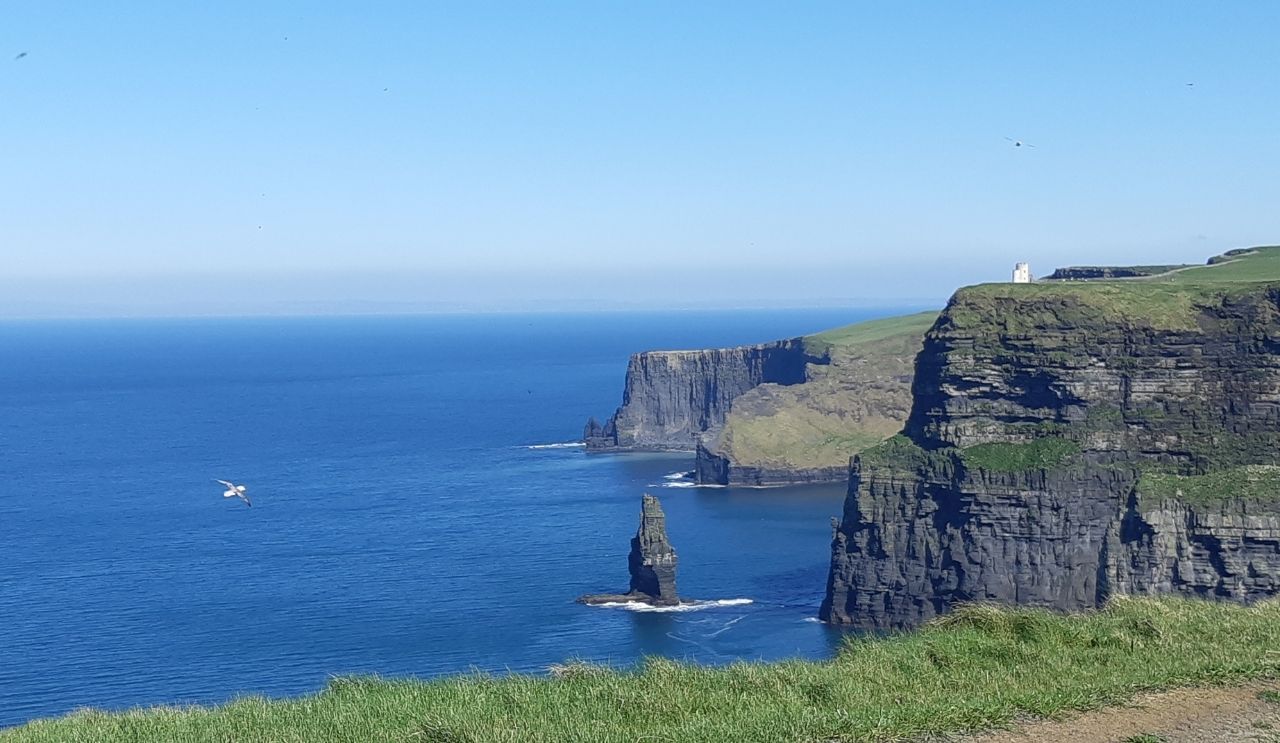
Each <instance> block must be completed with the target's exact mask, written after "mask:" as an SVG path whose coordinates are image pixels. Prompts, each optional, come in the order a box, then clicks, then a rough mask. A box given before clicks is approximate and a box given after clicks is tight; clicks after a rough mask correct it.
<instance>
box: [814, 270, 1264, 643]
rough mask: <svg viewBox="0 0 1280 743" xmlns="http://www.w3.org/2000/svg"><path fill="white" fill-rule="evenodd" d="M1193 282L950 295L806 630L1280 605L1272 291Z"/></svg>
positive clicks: (865, 466)
mask: <svg viewBox="0 0 1280 743" xmlns="http://www.w3.org/2000/svg"><path fill="white" fill-rule="evenodd" d="M1197 270H1202V269H1197ZM1180 275H1185V274H1180ZM1205 275H1206V276H1208V277H1210V278H1211V277H1212V276H1213V275H1212V274H1205ZM1199 281H1204V283H1188V284H1185V285H1177V284H1173V282H1168V283H1166V282H1163V281H1161V280H1156V281H1152V282H1142V281H1127V282H1110V283H1098V284H1093V283H1091V282H1082V283H1079V284H1070V283H1068V284H1055V285H1020V286H1019V285H984V286H978V287H970V288H968V289H964V290H961V291H960V292H957V294H956V295H955V297H953V298H952V300H951V302H950V303H949V305H948V307H947V309H946V310H945V311H944V312H943V314H942V316H941V317H940V318H939V319H938V321H937V323H936V324H935V325H934V327H933V329H932V330H931V331H930V332H929V333H928V334H927V335H926V337H925V343H924V347H923V349H922V350H921V352H920V355H919V356H918V357H917V360H916V368H915V377H914V382H913V402H912V409H911V414H910V416H909V418H908V421H907V425H906V427H905V430H904V434H903V435H901V436H898V437H895V438H893V439H890V440H889V441H888V442H886V443H885V444H882V445H880V446H878V447H874V448H872V449H870V450H867V451H866V452H864V453H863V454H861V455H859V456H858V457H856V458H855V459H854V461H853V463H852V466H851V468H850V480H849V493H848V497H847V499H846V502H845V508H844V514H843V517H842V518H841V519H840V521H839V522H837V524H836V525H835V530H834V534H833V539H832V560H831V570H830V573H829V577H828V585H827V594H826V597H825V599H824V601H823V604H822V608H821V610H820V614H821V617H822V618H823V619H825V620H828V621H831V622H833V623H837V624H844V625H850V626H855V627H863V628H900V627H910V626H912V625H915V624H917V623H919V622H921V621H923V620H926V619H928V618H930V617H932V616H934V615H937V614H939V613H942V612H945V611H946V610H947V609H948V608H949V607H951V606H952V605H954V604H955V603H957V602H962V601H994V602H1001V603H1011V604H1029V605H1038V606H1047V607H1052V608H1055V609H1061V610H1077V609H1086V608H1092V607H1095V606H1097V605H1099V604H1100V603H1101V602H1102V601H1104V600H1106V599H1107V598H1108V597H1109V596H1111V595H1115V594H1151V593H1176V594H1185V595H1193V596H1210V597H1217V598H1227V599H1235V600H1241V601H1249V600H1253V599H1257V598H1259V597H1262V596H1269V595H1272V594H1274V593H1276V591H1277V590H1280V579H1278V577H1277V576H1280V469H1277V467H1276V465H1280V282H1276V283H1266V282H1260V283H1251V282H1238V283H1229V282H1223V283H1222V284H1215V283H1212V282H1211V281H1209V280H1207V279H1200V278H1199V277H1197V282H1199Z"/></svg>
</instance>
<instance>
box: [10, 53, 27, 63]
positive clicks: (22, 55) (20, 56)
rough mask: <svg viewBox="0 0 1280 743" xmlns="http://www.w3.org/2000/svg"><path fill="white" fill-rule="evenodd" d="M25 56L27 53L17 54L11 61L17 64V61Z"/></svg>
mask: <svg viewBox="0 0 1280 743" xmlns="http://www.w3.org/2000/svg"><path fill="white" fill-rule="evenodd" d="M25 56H27V53H26V52H18V56H16V57H14V58H13V61H14V62H17V61H18V60H20V59H22V58H23V57H25Z"/></svg>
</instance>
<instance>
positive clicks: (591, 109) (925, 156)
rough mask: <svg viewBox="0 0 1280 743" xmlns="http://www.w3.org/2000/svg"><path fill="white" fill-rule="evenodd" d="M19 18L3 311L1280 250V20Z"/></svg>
mask: <svg viewBox="0 0 1280 743" xmlns="http://www.w3.org/2000/svg"><path fill="white" fill-rule="evenodd" d="M5 20H6V23H5V24H4V26H3V27H0V100H3V101H4V109H5V115H4V116H2V117H0V137H3V140H4V141H5V142H6V143H10V145H11V146H10V147H8V148H7V151H6V157H5V164H4V165H5V166H4V168H2V169H0V260H2V261H3V265H4V269H3V272H0V316H4V317H15V316H22V317H35V316H97V315H175V314H177V315H207V314H255V313H265V314H272V313H279V312H293V311H298V312H302V313H304V314H305V313H320V314H325V313H345V312H350V311H352V308H383V310H375V311H385V310H386V309H387V308H392V309H391V311H412V312H419V311H476V310H492V309H516V310H518V309H544V308H553V309H554V308H559V309H576V310H589V309H606V308H608V309H617V308H649V309H652V308H672V307H692V306H714V307H736V306H753V307H770V306H828V305H832V304H854V305H885V304H894V303H900V304H910V305H928V304H932V305H937V306H941V304H942V303H943V302H944V301H945V300H946V298H947V296H949V295H950V293H951V292H952V291H953V290H954V289H955V288H956V287H958V286H961V285H965V284H971V283H977V282H981V281H1001V280H1006V279H1007V278H1008V275H1009V271H1010V270H1011V268H1012V266H1013V263H1014V262H1016V261H1024V260H1025V261H1030V262H1031V264H1032V268H1033V271H1034V272H1035V273H1036V274H1037V275H1043V274H1045V273H1047V272H1048V271H1050V270H1052V269H1053V268H1055V267H1058V266H1061V265H1069V264H1097V263H1120V264H1125V263H1167V262H1196V263H1198V262H1202V261H1204V260H1205V259H1206V258H1208V257H1209V256H1211V255H1215V254H1218V253H1221V252H1223V251H1225V250H1228V249H1231V248H1237V247H1247V246H1250V245H1258V244H1274V243H1278V242H1280V210H1277V209H1276V208H1275V202H1276V193H1275V187H1274V186H1273V185H1272V183H1271V177H1270V174H1271V173H1272V172H1275V170H1276V169H1277V167H1278V166H1280V148H1278V147H1276V145H1275V141H1274V137H1275V134H1274V131H1275V122H1276V121H1280V60H1277V56H1280V53H1278V52H1277V50H1276V47H1275V45H1274V43H1273V39H1272V38H1271V37H1272V33H1271V32H1272V30H1273V29H1275V28H1276V27H1277V26H1278V25H1280V6H1278V5H1274V4H1268V3H1239V4H1233V5H1230V6H1212V7H1207V6H1206V7H1195V6H1177V7H1174V6H1168V5H1167V4H1164V3H1156V2H1146V3H1136V4H1131V5H1126V6H1124V7H1120V8H1117V7H1113V6H1111V5H1107V4H1092V3H1082V4H1072V5H1070V6H1045V7H1039V6H1034V7H1027V6H1025V5H1019V4H1014V3H1002V4H999V5H988V6H983V7H982V8H963V7H959V6H940V7H935V6H927V5H922V6H885V7H856V6H851V5H847V4H842V3H816V4H810V5H805V6H803V7H789V8H779V7H774V6H770V5H766V4H751V3H748V4H737V3H735V4H723V5H707V6H698V7H688V6H684V5H677V4H650V5H645V6H599V5H596V4H589V3H561V4H555V5H546V6H530V7H525V8H512V7H509V6H505V5H496V4H495V5H485V4H475V5H468V6H465V7H461V6H459V7H431V8H428V7H421V6H420V5H419V4H415V3H407V2H405V3H389V4H384V5H380V6H379V7H378V8H377V9H373V10H365V9H360V10H357V9H352V8H347V7H344V6H342V5H340V4H329V3H316V4H311V5H308V6H307V7H306V8H305V9H302V10H292V9H285V8H282V7H279V6H271V7H263V6H261V5H260V4H254V3H227V4H219V5H218V6H216V7H214V6H210V7H192V8H180V7H175V6H171V5H169V4H163V3H136V4H129V5H128V6H126V7H105V6H99V5H87V4H86V5H84V6H78V7H77V6H71V7H68V6H58V7H53V6H48V5H39V4H37V5H26V6H22V7H20V8H19V7H15V8H13V9H10V10H8V11H7V12H6V19H5ZM24 53H25V56H22V57H20V58H19V55H20V54H24ZM1011 140H1021V141H1024V142H1026V143H1028V144H1030V145H1034V147H1028V146H1022V147H1017V146H1014V142H1013V141H1011ZM282 308H284V309H282ZM288 308H293V309H292V310H290V309H288ZM394 308H398V309H394ZM357 311H364V310H359V309H357Z"/></svg>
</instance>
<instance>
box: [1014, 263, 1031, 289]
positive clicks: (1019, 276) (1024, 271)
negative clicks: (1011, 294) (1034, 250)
mask: <svg viewBox="0 0 1280 743" xmlns="http://www.w3.org/2000/svg"><path fill="white" fill-rule="evenodd" d="M1013 283H1015V284H1030V283H1031V264H1030V263H1015V264H1013Z"/></svg>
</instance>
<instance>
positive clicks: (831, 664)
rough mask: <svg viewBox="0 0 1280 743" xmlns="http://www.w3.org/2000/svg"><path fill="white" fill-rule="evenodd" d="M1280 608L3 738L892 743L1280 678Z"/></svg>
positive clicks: (398, 686)
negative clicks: (1142, 695) (1146, 695)
mask: <svg viewBox="0 0 1280 743" xmlns="http://www.w3.org/2000/svg"><path fill="white" fill-rule="evenodd" d="M1276 648H1280V602H1277V601H1269V602H1263V603H1260V604H1256V605H1254V606H1252V607H1242V606H1237V605H1233V604H1223V603H1212V602H1207V601H1198V600H1185V599H1160V600H1153V599H1127V600H1117V601H1115V602H1113V603H1112V604H1110V605H1109V606H1108V607H1107V608H1106V609H1105V610H1103V611H1100V612H1095V613H1091V614H1086V615H1079V616H1061V615H1055V614H1051V613H1048V612H1045V611H1041V610H1026V609H1023V610H1013V609H996V608H991V607H987V606H981V605H977V606H968V607H961V608H959V609H957V610H956V611H955V612H953V613H952V614H950V615H948V616H947V617H945V618H943V619H942V620H940V621H935V622H934V623H933V624H931V625H928V626H926V627H925V628H924V629H923V630H921V631H919V632H915V633H912V634H905V635H895V636H890V637H883V638H876V637H851V638H849V639H848V640H847V641H846V644H845V646H844V648H843V649H842V650H841V652H840V653H839V655H838V656H837V657H836V658H835V659H834V660H831V661H826V662H800V661H793V662H786V663H774V664H753V663H738V664H735V665H732V666H728V667H725V668H708V667H702V666H695V665H688V664H682V663H676V662H672V661H667V660H657V659H654V660H650V661H648V662H647V663H645V664H644V665H643V666H642V667H641V668H640V669H638V670H636V671H633V672H622V671H613V670H608V669H604V668H599V667H595V666H588V665H569V666H566V667H563V668H561V669H558V672H557V673H555V674H553V676H554V677H552V678H540V677H530V676H520V675H516V676H508V677H504V678H491V677H486V676H469V677H455V678H447V679H440V680H436V681H426V682H423V681H384V680H378V679H335V680H334V681H332V682H331V683H330V684H329V686H328V688H327V689H325V690H324V691H323V692H321V693H319V694H316V695H314V696H309V697H303V698H300V699H292V700H282V701H268V700H265V699H261V698H248V699H242V700H239V701H236V702H233V703H231V704H227V705H224V706H220V707H213V708H202V707H196V708H159V709H151V710H138V711H133V712H126V713H121V714H107V713H102V712H92V711H85V712H79V713H76V714H73V715H70V716H68V717H66V718H62V719H58V720H47V721H40V722H35V723H32V724H29V725H26V726H24V727H21V728H16V729H11V730H7V731H2V732H0V741H4V742H5V743H10V742H11V743H46V742H52V741H68V740H86V741H87V740H93V741H102V742H104V743H111V742H112V741H131V742H132V741H211V742H212V741H229V740H231V741H243V742H248V741H273V742H276V741H312V740H325V741H375V740H423V741H475V742H477V743H479V742H481V741H510V742H511V743H516V742H517V741H519V742H521V743H524V742H525V741H556V742H560V741H569V742H571V741H584V742H585V741H593V742H596V741H600V742H606V743H607V742H611V741H617V742H618V743H622V742H623V741H626V742H627V743H630V742H631V741H637V740H680V741H742V740H753V741H873V740H874V741H893V740H907V739H914V738H919V737H923V736H930V735H935V736H936V735H946V734H952V733H961V732H966V731H972V730H979V729H983V728H990V727H994V726H1000V725H1004V724H1007V723H1009V722H1011V721H1012V720H1014V719H1015V718H1018V717H1021V716H1026V715H1040V716H1047V715H1054V714H1058V713H1061V712H1064V711H1068V710H1080V709H1089V708H1093V707H1098V706H1103V705H1109V704H1116V703H1120V702H1123V701H1125V700H1127V699H1129V698H1131V697H1132V696H1133V695H1135V694H1137V693H1138V692H1142V691H1147V690H1153V689H1160V688H1168V687H1176V686H1187V685H1196V684H1217V683H1228V682H1235V681H1243V680H1246V679H1256V678H1276V677H1280V655H1278V654H1277V653H1276V652H1275V650H1276Z"/></svg>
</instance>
